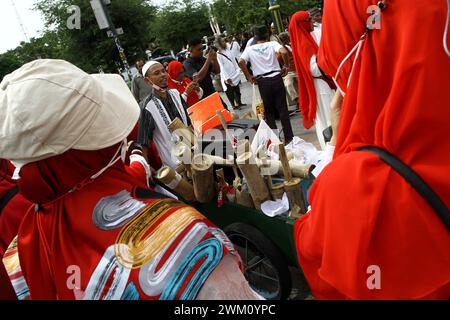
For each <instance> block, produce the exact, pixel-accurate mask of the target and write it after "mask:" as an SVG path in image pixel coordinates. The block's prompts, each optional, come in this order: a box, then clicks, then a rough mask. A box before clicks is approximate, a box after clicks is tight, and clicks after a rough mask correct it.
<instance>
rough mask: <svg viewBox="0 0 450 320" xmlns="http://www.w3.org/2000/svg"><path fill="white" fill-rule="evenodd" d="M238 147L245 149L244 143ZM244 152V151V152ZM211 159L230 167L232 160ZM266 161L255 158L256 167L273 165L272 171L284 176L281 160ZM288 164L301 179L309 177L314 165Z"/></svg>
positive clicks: (292, 171) (239, 143) (215, 162)
mask: <svg viewBox="0 0 450 320" xmlns="http://www.w3.org/2000/svg"><path fill="white" fill-rule="evenodd" d="M238 149H242V150H247V152H248V149H246V144H245V143H242V144H241V142H238ZM244 153H245V152H244ZM209 157H210V158H211V160H213V162H214V164H215V165H218V166H225V167H232V166H233V161H232V160H228V159H224V158H222V157H218V156H209ZM265 161H266V163H264V162H263V161H262V160H261V159H259V158H256V164H257V165H258V167H260V168H262V167H263V166H266V167H273V168H274V173H275V174H278V175H280V176H284V171H283V166H282V165H281V161H279V160H265ZM289 166H290V167H291V173H292V176H293V177H296V178H302V179H309V177H310V173H311V172H312V171H313V170H314V168H315V166H314V165H312V164H297V163H295V162H293V161H291V162H289Z"/></svg>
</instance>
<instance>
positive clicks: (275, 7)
mask: <svg viewBox="0 0 450 320" xmlns="http://www.w3.org/2000/svg"><path fill="white" fill-rule="evenodd" d="M269 5H270V7H269V11H270V12H272V19H273V23H274V25H275V31H276V33H277V34H280V33H282V32H283V31H284V29H283V21H282V20H281V12H280V5H279V4H277V0H269Z"/></svg>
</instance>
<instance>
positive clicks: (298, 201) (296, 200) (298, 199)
mask: <svg viewBox="0 0 450 320" xmlns="http://www.w3.org/2000/svg"><path fill="white" fill-rule="evenodd" d="M278 155H279V156H280V161H281V165H282V167H283V173H284V178H285V180H284V190H285V191H286V193H287V196H288V199H289V207H290V208H291V211H292V210H293V209H294V208H295V207H299V208H300V210H301V212H303V213H305V212H306V208H305V201H304V199H303V192H302V188H301V186H300V182H301V180H300V179H299V178H293V177H292V171H291V167H290V165H289V161H288V159H287V155H286V150H285V148H284V144H282V143H280V144H279V145H278Z"/></svg>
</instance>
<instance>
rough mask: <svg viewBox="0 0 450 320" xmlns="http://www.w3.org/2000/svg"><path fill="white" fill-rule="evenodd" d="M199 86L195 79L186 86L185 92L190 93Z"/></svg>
mask: <svg viewBox="0 0 450 320" xmlns="http://www.w3.org/2000/svg"><path fill="white" fill-rule="evenodd" d="M197 87H198V84H197V82H195V81H193V82H191V83H189V84H188V85H187V86H186V89H185V92H186V93H187V94H190V93H191V92H192V91H194V90H196V89H197Z"/></svg>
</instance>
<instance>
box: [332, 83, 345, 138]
mask: <svg viewBox="0 0 450 320" xmlns="http://www.w3.org/2000/svg"><path fill="white" fill-rule="evenodd" d="M343 101H344V97H343V96H342V94H341V92H340V91H339V90H338V91H336V94H335V95H334V98H333V100H332V101H331V110H330V111H331V127H332V128H333V137H332V138H331V141H330V144H331V145H332V146H335V145H336V142H337V136H338V129H339V128H338V126H339V119H340V116H341V107H342V102H343Z"/></svg>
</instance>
